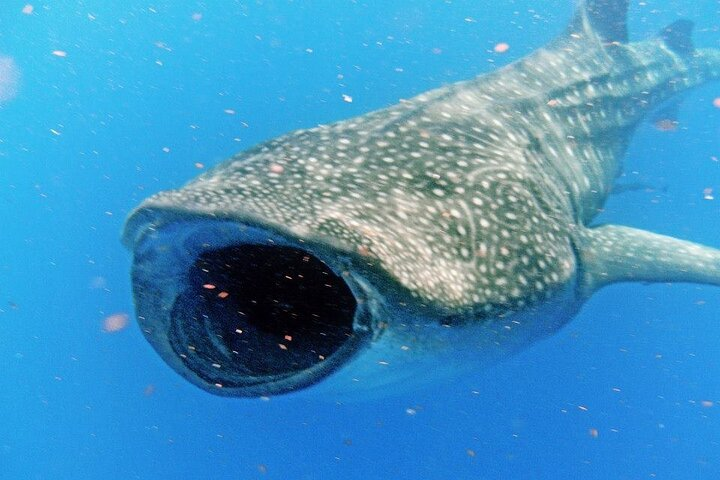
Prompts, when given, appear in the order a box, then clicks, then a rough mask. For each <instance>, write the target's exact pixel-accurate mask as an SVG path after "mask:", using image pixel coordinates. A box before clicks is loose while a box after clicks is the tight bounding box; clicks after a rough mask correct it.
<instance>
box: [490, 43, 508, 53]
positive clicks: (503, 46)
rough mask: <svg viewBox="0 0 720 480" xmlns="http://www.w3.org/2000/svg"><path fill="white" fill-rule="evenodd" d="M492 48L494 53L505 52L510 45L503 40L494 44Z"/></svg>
mask: <svg viewBox="0 0 720 480" xmlns="http://www.w3.org/2000/svg"><path fill="white" fill-rule="evenodd" d="M493 50H494V51H495V53H505V52H507V51H508V50H510V45H508V44H507V43H505V42H500V43H498V44H497V45H495V48H493Z"/></svg>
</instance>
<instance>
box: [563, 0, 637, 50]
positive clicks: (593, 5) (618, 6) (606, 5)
mask: <svg viewBox="0 0 720 480" xmlns="http://www.w3.org/2000/svg"><path fill="white" fill-rule="evenodd" d="M629 5H630V0H581V2H580V5H579V7H578V10H577V12H576V13H575V18H574V19H573V22H572V23H571V25H570V30H571V33H572V32H583V31H585V30H586V29H590V30H591V31H592V32H593V33H595V34H596V35H597V36H599V37H600V39H601V40H602V42H603V43H613V42H620V43H627V41H628V28H627V13H628V7H629Z"/></svg>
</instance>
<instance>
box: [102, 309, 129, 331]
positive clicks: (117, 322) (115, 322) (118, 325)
mask: <svg viewBox="0 0 720 480" xmlns="http://www.w3.org/2000/svg"><path fill="white" fill-rule="evenodd" d="M129 321H130V316H129V315H128V314H127V313H114V314H112V315H108V316H107V317H105V320H103V328H102V330H103V332H105V333H116V332H119V331H120V330H123V329H124V328H125V327H127V326H128V322H129Z"/></svg>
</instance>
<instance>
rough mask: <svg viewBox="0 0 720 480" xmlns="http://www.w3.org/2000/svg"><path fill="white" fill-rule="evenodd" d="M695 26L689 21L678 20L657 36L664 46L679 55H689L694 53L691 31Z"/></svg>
mask: <svg viewBox="0 0 720 480" xmlns="http://www.w3.org/2000/svg"><path fill="white" fill-rule="evenodd" d="M694 26H695V25H694V24H693V22H691V21H690V20H678V21H677V22H673V23H671V24H670V25H668V26H667V27H665V28H663V29H662V30H660V33H659V34H658V36H659V37H660V38H661V39H662V40H663V41H664V42H665V45H667V46H668V48H669V49H670V50H672V51H674V52H675V53H678V54H680V55H691V54H692V53H693V52H694V51H695V45H693V41H692V31H693V27H694Z"/></svg>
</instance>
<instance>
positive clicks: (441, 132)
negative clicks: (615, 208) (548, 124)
mask: <svg viewBox="0 0 720 480" xmlns="http://www.w3.org/2000/svg"><path fill="white" fill-rule="evenodd" d="M403 109H404V110H406V111H405V114H406V115H405V116H404V117H403V116H401V117H400V118H398V119H397V120H395V121H393V118H394V116H389V117H388V116H387V114H385V115H383V116H382V117H380V116H378V115H377V114H372V115H371V116H370V117H369V118H367V119H362V127H361V128H362V130H360V131H358V125H359V123H356V121H353V122H341V123H339V124H336V125H332V126H329V127H322V128H317V129H313V130H309V131H303V132H300V133H295V134H291V135H289V136H286V137H283V138H280V139H278V140H275V141H272V142H270V143H269V144H266V145H263V146H262V147H259V148H258V149H255V150H253V151H250V152H246V153H243V154H241V155H239V156H238V157H236V158H233V159H230V160H229V161H228V162H226V163H224V164H223V165H222V166H219V167H218V168H216V169H214V170H212V171H210V172H208V173H207V174H205V175H203V176H201V177H200V178H199V179H197V180H196V181H194V182H192V183H190V184H189V185H187V186H185V187H184V188H182V189H179V190H174V191H167V192H162V193H160V194H158V195H156V196H154V197H151V198H150V199H148V200H147V201H146V202H145V203H144V204H143V205H142V206H141V207H140V209H138V210H137V211H136V212H135V213H134V214H133V215H132V216H131V217H130V219H129V221H128V224H127V227H126V232H125V241H126V243H127V244H128V245H130V246H132V248H133V250H134V257H135V258H134V266H133V283H134V291H135V298H136V304H137V311H138V318H139V319H140V323H141V325H142V326H143V329H144V331H145V333H146V334H147V335H148V338H150V340H151V342H152V343H153V345H155V346H156V348H157V349H158V350H159V351H160V352H161V353H162V354H163V356H164V357H165V358H166V359H168V358H169V359H171V364H172V365H173V366H174V367H175V368H176V370H178V371H180V372H182V373H183V374H184V375H185V376H186V377H188V378H190V379H191V380H192V381H193V382H194V383H196V384H199V385H201V386H203V387H205V388H209V389H211V390H213V391H216V392H217V391H218V390H220V391H219V392H217V393H221V394H225V395H265V394H274V393H285V392H287V391H292V390H296V389H298V388H300V387H302V386H306V385H308V384H311V383H315V382H317V381H318V380H320V379H322V378H324V377H325V376H328V375H330V374H331V373H333V372H334V371H335V370H336V369H338V368H340V367H343V369H345V370H352V369H348V364H350V363H352V362H353V360H354V359H356V358H357V357H358V356H362V358H363V361H362V362H360V363H361V364H363V363H367V361H368V356H373V358H374V360H373V361H372V362H371V363H372V364H375V365H377V364H382V363H390V360H389V359H390V358H393V356H394V355H395V354H396V353H407V354H406V355H405V357H412V356H414V360H413V364H414V365H415V366H418V365H419V364H420V362H418V360H417V356H419V355H422V354H423V352H433V356H434V357H435V358H437V354H438V351H441V350H443V349H445V350H447V351H452V352H454V353H455V356H457V346H458V343H459V341H460V340H461V339H459V338H454V337H453V335H454V334H455V332H454V331H453V332H451V330H458V329H462V327H466V326H469V325H481V324H482V323H483V319H490V318H498V317H501V316H503V315H508V314H510V313H511V312H515V311H519V310H523V309H527V308H531V307H533V306H535V305H537V304H539V303H540V302H543V301H547V300H548V299H551V298H552V297H553V296H554V295H558V294H561V292H562V291H564V290H565V289H566V285H567V283H568V281H569V280H570V279H571V278H572V277H573V276H574V273H575V263H576V260H575V255H574V253H573V250H572V247H571V245H570V241H569V238H568V234H567V230H568V227H567V224H568V221H569V220H568V217H567V215H563V209H562V205H561V204H553V203H550V202H547V201H545V200H544V199H545V198H546V197H548V195H550V197H551V198H552V195H551V194H548V193H547V192H543V190H542V186H541V185H540V184H537V183H536V182H534V181H533V180H532V177H531V175H530V172H528V171H527V169H525V168H524V167H523V166H522V165H513V164H512V163H511V162H505V164H501V162H497V164H495V162H494V159H495V158H496V156H497V150H498V149H495V150H496V151H495V152H493V153H489V148H490V147H488V146H486V145H487V144H486V142H483V139H482V137H481V135H480V134H478V133H476V134H475V135H474V136H470V135H466V134H464V133H463V130H462V128H461V126H457V127H453V128H448V125H447V123H446V125H445V126H444V127H443V129H438V128H436V126H434V124H435V121H434V120H432V119H431V118H427V119H423V118H422V117H423V116H425V115H432V114H431V113H429V112H427V110H428V109H427V106H426V105H425V104H424V103H423V102H418V104H417V105H414V106H411V105H405V106H403ZM373 115H374V116H375V118H372V117H373ZM448 123H449V122H448ZM490 131H491V130H486V131H485V132H484V134H485V135H487V134H488V132H490ZM448 132H450V133H448ZM497 135H502V133H501V132H499V131H497ZM505 141H506V142H507V143H506V148H508V151H509V152H511V151H512V149H510V148H509V147H508V146H507V145H509V144H510V140H509V139H505ZM351 149H352V150H354V153H352V154H353V155H354V156H353V157H349V155H350V154H351ZM493 155H495V157H493ZM471 158H474V159H475V161H474V162H473V161H472V160H471ZM481 161H482V162H485V165H481V166H480V167H481V168H480V169H478V162H481ZM484 185H485V186H486V187H484ZM443 330H444V331H443ZM429 331H433V332H434V333H432V334H430V333H428V332H429ZM403 347H404V350H403ZM410 350H412V352H410ZM399 360H400V359H395V360H393V361H392V365H385V366H386V367H390V368H386V369H385V370H398V371H401V372H408V371H413V370H415V369H412V370H408V369H407V366H406V367H403V368H400V363H399ZM445 364H446V365H449V362H445ZM360 366H361V365H360ZM348 375H352V377H353V378H355V379H357V378H358V377H361V376H362V375H363V374H362V368H361V369H359V370H356V371H355V372H354V373H352V374H350V373H348ZM394 375H395V374H394ZM376 380H377V381H382V382H386V380H381V379H379V378H378V379H376ZM351 382H352V380H351V379H350V380H348V383H351ZM369 383H371V382H370V381H369V380H365V381H364V382H363V388H367V386H368V384H369ZM218 385H220V386H221V387H218Z"/></svg>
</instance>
